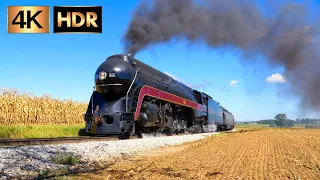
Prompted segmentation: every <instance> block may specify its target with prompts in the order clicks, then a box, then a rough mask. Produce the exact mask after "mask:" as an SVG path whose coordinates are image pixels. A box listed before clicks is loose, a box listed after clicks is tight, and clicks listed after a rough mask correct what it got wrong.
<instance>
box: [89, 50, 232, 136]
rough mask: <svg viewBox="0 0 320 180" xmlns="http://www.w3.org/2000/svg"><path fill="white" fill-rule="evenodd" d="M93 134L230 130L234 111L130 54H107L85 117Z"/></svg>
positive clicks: (96, 77)
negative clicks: (108, 55)
mask: <svg viewBox="0 0 320 180" xmlns="http://www.w3.org/2000/svg"><path fill="white" fill-rule="evenodd" d="M84 119H85V122H86V132H87V133H90V134H92V135H112V134H117V135H120V136H122V137H123V136H125V137H129V136H131V135H134V134H137V135H138V136H141V133H143V132H145V133H149V132H157V131H161V132H165V133H169V134H170V133H180V132H181V133H184V132H186V131H188V132H194V133H197V132H205V131H216V129H215V127H216V128H217V130H231V129H233V128H234V125H235V119H234V116H233V115H232V114H231V113H230V112H229V111H228V110H226V109H225V108H223V107H221V106H220V105H219V103H218V102H216V101H215V100H213V99H212V97H210V96H209V95H207V94H205V93H203V92H199V91H197V90H195V89H192V88H190V87H188V86H186V85H184V84H182V83H181V82H179V81H176V80H174V79H173V78H171V77H170V76H168V75H166V74H164V73H162V72H160V71H158V70H156V69H154V68H152V67H150V66H148V65H147V64H144V63H143V62H141V61H139V60H137V59H135V58H134V57H132V56H130V55H124V54H117V55H113V56H110V57H108V58H107V60H106V61H104V62H103V63H102V64H101V65H100V66H99V68H98V69H97V71H96V73H95V90H94V92H93V94H92V96H91V99H90V102H89V105H88V109H87V112H86V113H85V116H84Z"/></svg>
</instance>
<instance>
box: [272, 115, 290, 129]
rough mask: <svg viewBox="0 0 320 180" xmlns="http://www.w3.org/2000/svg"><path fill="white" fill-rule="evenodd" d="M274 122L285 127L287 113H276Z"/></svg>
mask: <svg viewBox="0 0 320 180" xmlns="http://www.w3.org/2000/svg"><path fill="white" fill-rule="evenodd" d="M274 119H275V124H276V125H277V126H279V127H287V115H286V114H284V113H283V114H277V115H276V116H275V117H274Z"/></svg>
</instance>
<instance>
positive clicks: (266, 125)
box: [235, 124, 271, 129]
mask: <svg viewBox="0 0 320 180" xmlns="http://www.w3.org/2000/svg"><path fill="white" fill-rule="evenodd" d="M235 128H236V129H237V128H238V129H239V128H242V129H243V128H244V129H246V128H271V127H270V125H269V124H236V126H235Z"/></svg>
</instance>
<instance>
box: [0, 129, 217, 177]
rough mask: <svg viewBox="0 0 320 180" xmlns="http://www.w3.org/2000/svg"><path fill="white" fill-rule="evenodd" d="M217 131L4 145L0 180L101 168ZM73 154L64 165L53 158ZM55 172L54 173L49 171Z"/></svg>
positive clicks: (0, 154)
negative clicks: (59, 142) (46, 143)
mask: <svg viewBox="0 0 320 180" xmlns="http://www.w3.org/2000/svg"><path fill="white" fill-rule="evenodd" d="M213 134H217V133H205V134H192V135H191V134H190V135H181V136H163V137H152V136H144V137H143V138H142V139H132V140H119V141H106V142H101V141H99V142H84V143H71V144H55V145H44V146H23V147H8V148H1V149H0V179H8V178H32V177H37V176H48V175H52V174H61V173H62V174H63V173H68V172H73V171H74V172H76V171H77V172H78V171H81V169H85V170H88V169H89V168H94V167H97V165H100V166H101V167H102V166H103V165H104V164H107V163H111V162H113V161H114V160H116V159H118V158H122V157H128V156H132V155H134V154H137V153H140V152H146V151H149V150H153V149H156V148H159V147H162V146H166V145H178V144H183V143H185V142H191V141H195V140H200V139H203V138H206V137H208V136H211V135H213ZM59 156H60V157H66V156H68V157H73V158H76V159H77V162H76V163H74V164H73V165H70V164H69V165H68V164H66V163H62V162H60V161H58V162H57V160H56V159H57V157H59ZM53 172H55V173H53Z"/></svg>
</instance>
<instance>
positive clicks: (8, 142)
mask: <svg viewBox="0 0 320 180" xmlns="http://www.w3.org/2000/svg"><path fill="white" fill-rule="evenodd" d="M130 139H134V137H130ZM112 140H119V138H118V137H113V136H107V137H90V136H81V137H59V138H28V139H0V147H14V146H30V145H45V144H61V143H79V142H88V141H112Z"/></svg>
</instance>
